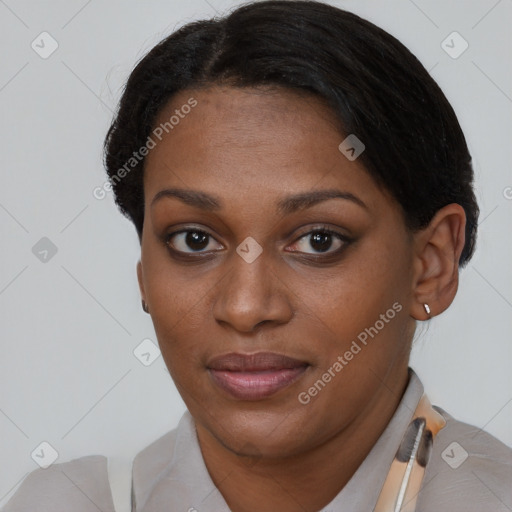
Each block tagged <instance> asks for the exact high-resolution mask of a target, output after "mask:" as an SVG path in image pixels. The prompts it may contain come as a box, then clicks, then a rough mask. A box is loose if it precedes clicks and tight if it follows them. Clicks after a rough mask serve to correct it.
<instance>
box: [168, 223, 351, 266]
mask: <svg viewBox="0 0 512 512" xmlns="http://www.w3.org/2000/svg"><path fill="white" fill-rule="evenodd" d="M181 233H198V234H202V235H206V236H207V237H209V239H214V240H215V237H213V236H212V235H211V234H210V233H208V232H207V231H204V230H202V229H197V228H194V227H187V228H184V229H180V230H178V231H173V232H172V233H168V234H166V235H165V236H164V243H165V245H166V246H167V248H168V249H169V251H170V252H171V253H172V254H173V255H174V256H175V257H177V258H182V259H187V260H194V259H195V260H197V259H199V258H203V257H204V256H205V255H209V254H211V252H212V251H206V252H200V251H197V252H192V253H187V252H184V251H179V250H176V249H173V248H172V247H171V246H170V241H171V239H172V237H173V236H176V235H179V234H181ZM317 233H320V234H327V235H331V236H334V237H336V238H338V239H339V240H340V242H342V244H343V245H342V246H341V247H340V248H338V249H336V250H335V251H332V252H325V253H316V255H315V254H312V253H304V252H301V251H291V252H293V253H297V254H300V255H301V256H302V257H304V258H306V259H309V260H327V259H328V258H333V257H336V256H339V255H340V254H341V253H342V252H343V251H344V250H345V249H346V247H347V246H348V245H349V244H350V243H351V242H353V239H352V238H350V237H348V236H346V235H344V234H342V233H340V232H338V231H335V230H333V229H331V228H329V227H327V226H318V227H315V228H314V229H312V230H310V231H308V232H307V233H304V234H302V235H300V236H299V237H298V238H297V239H296V240H295V241H294V242H293V245H294V244H296V243H297V242H299V241H300V240H302V239H303V238H306V237H308V236H312V235H315V234H317ZM208 241H209V240H208ZM213 252H220V251H213Z"/></svg>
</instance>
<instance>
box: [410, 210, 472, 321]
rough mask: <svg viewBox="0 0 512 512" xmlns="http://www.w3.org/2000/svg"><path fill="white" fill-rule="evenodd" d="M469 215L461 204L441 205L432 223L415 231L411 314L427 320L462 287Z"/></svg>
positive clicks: (438, 312)
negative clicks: (462, 255) (461, 277)
mask: <svg viewBox="0 0 512 512" xmlns="http://www.w3.org/2000/svg"><path fill="white" fill-rule="evenodd" d="M465 227H466V214H465V212H464V208H462V206H461V205H460V204H456V203H451V204H449V205H446V206H444V207H443V208H441V209H440V210H439V211H438V212H437V213H436V215H435V216H434V218H433V219H432V220H431V221H430V223H429V225H428V226H427V227H426V228H424V229H422V230H421V231H419V232H417V233H415V234H414V239H415V240H414V281H413V283H412V284H413V296H414V300H413V303H412V304H411V311H410V314H411V316H412V317H413V318H415V319H416V320H427V319H428V318H429V315H428V314H427V312H426V311H425V308H424V306H423V305H424V304H425V303H426V304H428V305H429V307H430V314H431V316H434V315H439V314H440V313H442V312H443V311H445V310H446V309H447V308H448V306H449V305H450V304H451V303H452V301H453V299H454V298H455V294H456V293H457V289H458V286H459V259H460V255H461V253H462V249H463V248H464V242H465Z"/></svg>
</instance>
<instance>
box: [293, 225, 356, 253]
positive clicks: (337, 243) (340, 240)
mask: <svg viewBox="0 0 512 512" xmlns="http://www.w3.org/2000/svg"><path fill="white" fill-rule="evenodd" d="M349 242H350V239H349V238H348V237H347V236H345V235H343V234H342V233H338V232H337V231H334V230H332V229H329V228H326V227H322V228H317V229H314V230H312V231H309V232H308V233H306V234H305V235H303V236H301V237H300V238H299V239H298V240H297V242H295V243H294V245H293V246H292V247H294V246H295V247H298V249H293V250H292V252H304V253H306V254H322V253H328V254H330V255H332V254H336V253H339V252H341V250H343V248H344V246H345V245H346V244H348V243H349ZM333 246H334V250H330V249H331V248H332V247H333ZM307 249H313V251H316V252H309V253H308V251H307Z"/></svg>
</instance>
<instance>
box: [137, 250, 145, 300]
mask: <svg viewBox="0 0 512 512" xmlns="http://www.w3.org/2000/svg"><path fill="white" fill-rule="evenodd" d="M137 280H138V281H139V290H140V296H141V299H142V300H143V301H144V302H146V293H145V292H144V274H143V273H142V263H141V261H140V260H139V261H138V262H137Z"/></svg>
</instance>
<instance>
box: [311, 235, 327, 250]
mask: <svg viewBox="0 0 512 512" xmlns="http://www.w3.org/2000/svg"><path fill="white" fill-rule="evenodd" d="M312 237H313V241H310V245H311V247H313V249H315V251H320V252H325V251H327V250H328V249H329V248H330V246H331V240H330V238H331V235H330V234H329V233H315V234H313V235H312Z"/></svg>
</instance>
